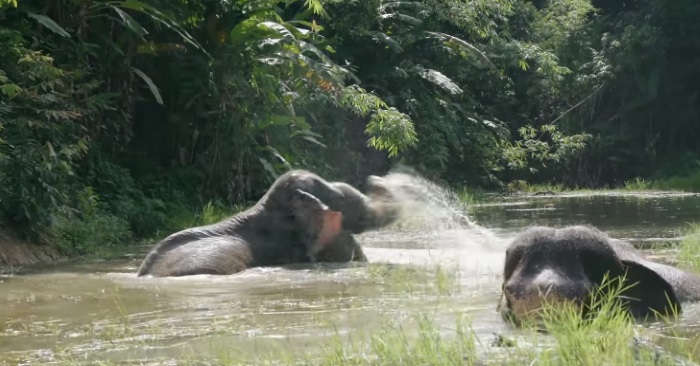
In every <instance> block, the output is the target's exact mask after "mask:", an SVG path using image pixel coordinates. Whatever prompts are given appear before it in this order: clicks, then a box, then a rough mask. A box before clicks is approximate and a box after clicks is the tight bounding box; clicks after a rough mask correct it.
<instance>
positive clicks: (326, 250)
mask: <svg viewBox="0 0 700 366" xmlns="http://www.w3.org/2000/svg"><path fill="white" fill-rule="evenodd" d="M367 261H368V260H367V256H366V255H365V253H364V251H363V250H362V246H360V244H359V243H358V242H357V241H356V240H355V237H354V236H353V235H352V233H350V232H349V231H342V232H341V233H340V234H338V236H336V237H335V239H334V240H333V241H332V242H331V243H328V244H326V245H325V246H323V247H322V248H321V250H319V252H318V253H317V254H316V257H315V258H313V260H312V262H367Z"/></svg>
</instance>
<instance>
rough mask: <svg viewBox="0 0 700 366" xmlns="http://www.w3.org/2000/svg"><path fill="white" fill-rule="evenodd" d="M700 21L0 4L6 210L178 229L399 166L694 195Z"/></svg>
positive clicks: (531, 5)
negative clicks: (647, 181) (273, 192)
mask: <svg viewBox="0 0 700 366" xmlns="http://www.w3.org/2000/svg"><path fill="white" fill-rule="evenodd" d="M698 15H700V5H698V4H696V3H695V2H691V1H689V0H681V1H672V0H663V1H660V2H658V1H651V0H643V1H638V2H635V3H634V5H630V6H628V7H619V6H617V5H615V4H613V3H605V2H599V1H597V0H596V1H593V0H564V1H552V0H543V1H536V2H530V1H519V0H495V1H486V0H474V1H468V2H465V1H457V0H422V1H398V2H397V1H387V0H371V1H354V0H334V1H319V0H304V1H301V0H290V1H286V2H277V1H245V0H236V1H227V2H224V1H207V2H191V1H189V2H172V1H165V0H140V1H139V0H128V1H118V2H96V3H90V4H87V3H81V2H44V1H38V0H26V1H13V0H1V1H0V19H2V20H3V23H2V28H0V56H2V57H1V58H0V182H1V183H2V186H1V187H0V194H1V195H2V207H1V208H0V210H1V211H0V214H1V216H2V220H3V221H4V224H7V225H13V226H17V227H19V228H21V229H23V230H24V232H25V233H26V234H28V235H30V234H31V235H33V236H35V237H36V238H39V239H42V238H43V239H46V240H48V236H49V234H50V233H52V232H53V231H52V230H53V228H54V226H55V225H59V221H60V220H63V219H65V218H67V217H70V215H73V214H74V212H75V210H76V207H78V206H79V205H80V203H79V202H81V198H80V197H81V194H82V193H81V192H83V191H84V190H85V189H87V188H91V189H93V190H94V192H93V194H94V195H95V196H96V197H98V198H99V199H97V202H99V204H97V206H98V207H99V208H98V210H99V211H100V214H95V217H102V216H100V215H104V217H114V218H118V219H119V220H125V222H128V226H129V228H128V231H129V232H131V233H133V235H135V236H136V237H145V236H151V235H162V234H163V233H166V232H169V231H172V230H175V229H177V228H182V227H183V226H187V225H191V224H192V222H203V221H201V220H199V219H196V218H195V216H196V215H195V214H194V212H199V211H200V209H201V207H203V206H204V205H205V204H206V203H207V202H218V203H217V205H218V206H217V207H219V210H221V212H227V211H231V210H230V209H229V208H230V207H234V206H236V205H247V204H249V203H250V202H251V201H255V200H256V199H257V198H258V197H260V196H261V195H262V194H263V192H264V191H265V189H266V188H267V186H268V185H269V184H270V183H271V182H272V180H273V179H275V177H276V176H278V175H279V174H280V173H282V172H284V171H286V170H288V169H290V168H294V167H304V168H309V169H313V170H315V171H317V172H319V173H320V174H322V175H324V176H326V177H328V178H329V179H340V180H346V181H349V182H351V183H354V184H356V183H359V182H362V181H363V177H364V176H366V175H367V174H382V173H384V172H385V171H386V170H387V169H388V168H389V166H390V164H392V163H396V162H399V163H403V164H407V165H411V166H413V167H415V168H416V169H417V170H419V171H420V172H422V173H424V174H425V175H427V176H428V177H430V178H434V179H438V180H441V181H444V182H447V183H450V184H458V185H465V184H466V185H470V186H481V187H488V186H502V185H503V183H502V182H504V181H505V182H509V181H524V180H527V181H529V182H531V183H534V184H537V183H543V182H545V183H547V184H549V183H553V184H556V185H557V186H562V187H563V186H578V187H583V186H588V187H590V186H601V185H604V186H608V185H612V184H616V183H617V182H629V181H630V180H631V179H634V178H637V177H640V178H647V177H650V176H653V175H656V178H657V180H656V183H655V184H661V183H660V182H661V181H662V180H659V177H666V178H667V177H669V176H675V177H683V178H682V179H685V180H684V181H683V182H675V183H673V184H675V185H679V184H685V185H693V184H694V183H692V181H693V179H692V177H689V175H688V174H686V173H687V172H689V171H696V170H697V169H696V168H697V164H696V163H697V156H699V155H700V151H699V150H698V148H697V146H700V144H698V141H697V139H698V136H700V133H699V131H698V128H699V127H698V124H697V123H695V122H696V121H697V118H698V115H697V114H698V112H697V108H696V106H695V104H696V99H697V97H698V93H697V92H696V91H695V89H696V88H695V85H696V84H697V80H696V79H698V75H699V74H698V71H697V70H695V69H693V67H692V65H694V64H695V62H694V57H695V56H693V55H695V54H697V52H693V50H697V48H698V47H700V45H699V44H698V43H697V42H696V41H695V40H696V39H697V36H698V35H700V26H698V25H697V24H700V23H697V22H696V21H695V19H697V16H698ZM686 177H688V178H686ZM674 179H680V178H674ZM668 182H670V180H669V181H668ZM668 182H667V183H668ZM668 184H670V183H668ZM668 184H667V185H668ZM209 207H212V206H209ZM110 215H112V216H110ZM214 216H217V215H214ZM214 216H212V217H214ZM86 220H87V219H86ZM208 220H209V219H205V220H204V221H208ZM64 224H65V222H62V223H60V225H64ZM60 225H59V226H60ZM100 225H102V224H100ZM126 232H127V231H123V232H122V234H124V235H127V234H126Z"/></svg>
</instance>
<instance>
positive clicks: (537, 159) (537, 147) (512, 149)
mask: <svg viewBox="0 0 700 366" xmlns="http://www.w3.org/2000/svg"><path fill="white" fill-rule="evenodd" d="M518 132H519V133H520V136H521V138H522V140H516V141H514V143H511V142H505V143H504V150H503V157H504V160H505V163H506V164H507V166H508V167H509V168H512V169H528V170H529V171H530V172H531V173H536V172H537V165H536V164H542V165H543V166H546V163H548V162H552V163H560V162H562V161H566V160H568V159H571V158H572V157H573V156H575V155H576V154H578V153H580V152H581V150H582V149H583V148H585V147H586V142H587V141H588V140H589V139H590V138H591V136H590V135H588V134H578V135H565V134H563V133H562V132H560V131H559V130H558V128H557V126H556V125H553V124H552V125H540V126H539V129H535V128H534V127H532V126H525V127H521V128H520V129H519V130H518ZM545 137H548V140H545V141H543V140H542V139H543V138H545Z"/></svg>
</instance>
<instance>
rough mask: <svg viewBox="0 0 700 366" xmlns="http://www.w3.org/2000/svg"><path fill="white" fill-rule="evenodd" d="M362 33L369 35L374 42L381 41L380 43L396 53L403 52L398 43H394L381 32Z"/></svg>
mask: <svg viewBox="0 0 700 366" xmlns="http://www.w3.org/2000/svg"><path fill="white" fill-rule="evenodd" d="M363 33H364V34H367V35H369V36H370V37H372V39H374V40H375V41H378V42H380V41H381V42H383V43H385V44H386V45H388V46H389V48H391V49H393V50H394V51H396V52H403V48H402V47H401V46H400V45H399V43H398V42H396V41H395V40H394V39H393V38H391V37H389V36H388V35H386V34H385V33H383V32H376V31H366V32H363Z"/></svg>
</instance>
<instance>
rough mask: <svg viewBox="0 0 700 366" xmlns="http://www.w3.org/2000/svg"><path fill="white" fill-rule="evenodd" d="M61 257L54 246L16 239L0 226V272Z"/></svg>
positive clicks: (16, 237)
mask: <svg viewBox="0 0 700 366" xmlns="http://www.w3.org/2000/svg"><path fill="white" fill-rule="evenodd" d="M61 258H64V256H63V255H61V253H60V252H59V251H58V250H56V249H55V248H52V247H50V246H47V245H37V244H32V243H28V242H26V241H23V240H20V239H18V236H17V235H14V234H13V233H12V232H11V231H9V230H6V229H1V228H0V273H4V272H12V271H13V270H14V269H17V268H19V267H23V266H28V265H32V264H37V263H43V262H52V261H55V260H58V259H61Z"/></svg>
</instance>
